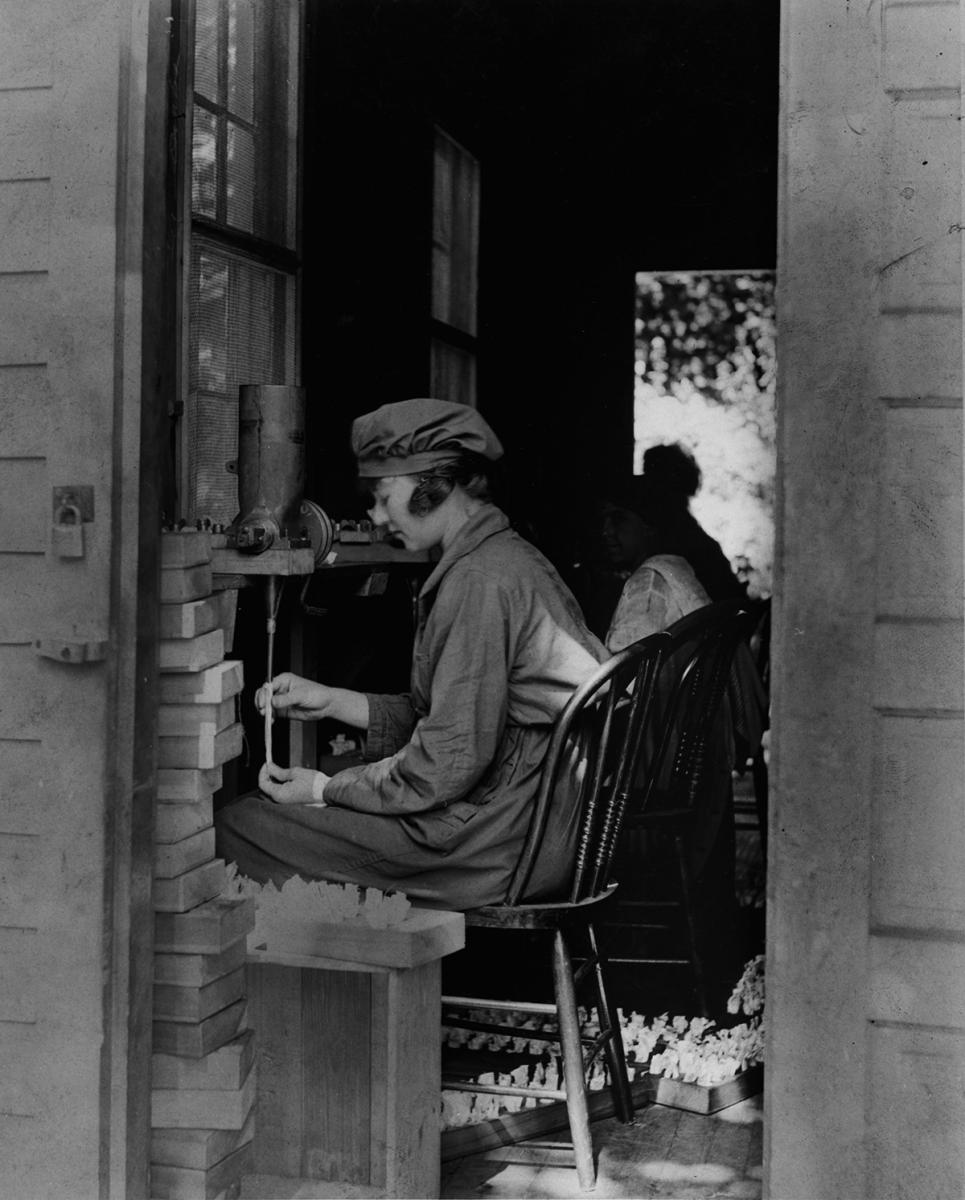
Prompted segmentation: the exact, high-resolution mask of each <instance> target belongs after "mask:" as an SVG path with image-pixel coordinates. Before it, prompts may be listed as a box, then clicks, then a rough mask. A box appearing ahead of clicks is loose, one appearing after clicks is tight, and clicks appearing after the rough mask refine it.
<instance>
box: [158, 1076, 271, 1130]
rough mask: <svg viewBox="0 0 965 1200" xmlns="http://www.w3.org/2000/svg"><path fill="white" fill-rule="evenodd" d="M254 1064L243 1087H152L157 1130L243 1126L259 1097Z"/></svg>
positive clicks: (238, 1127)
mask: <svg viewBox="0 0 965 1200" xmlns="http://www.w3.org/2000/svg"><path fill="white" fill-rule="evenodd" d="M256 1079H257V1073H256V1071H255V1068H254V1067H252V1068H251V1069H250V1070H249V1071H248V1075H247V1078H246V1079H245V1082H244V1084H243V1085H242V1086H241V1087H240V1088H221V1089H215V1088H151V1126H152V1128H154V1129H199V1128H204V1129H241V1128H242V1126H243V1125H244V1123H245V1120H246V1119H247V1117H248V1114H249V1113H250V1112H251V1106H252V1104H253V1103H254V1100H255V1083H256Z"/></svg>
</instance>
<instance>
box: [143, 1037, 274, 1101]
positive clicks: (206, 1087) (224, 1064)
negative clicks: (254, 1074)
mask: <svg viewBox="0 0 965 1200" xmlns="http://www.w3.org/2000/svg"><path fill="white" fill-rule="evenodd" d="M254 1061H255V1043H254V1034H253V1033H252V1031H251V1030H250V1029H248V1030H246V1031H245V1032H244V1033H242V1034H241V1035H240V1036H238V1037H236V1038H234V1039H233V1040H232V1041H230V1042H227V1043H225V1045H224V1046H221V1047H220V1048H219V1049H218V1050H213V1051H212V1052H211V1053H210V1054H206V1055H204V1057H203V1058H180V1057H178V1055H176V1054H155V1055H154V1056H153V1057H152V1059H151V1083H152V1085H153V1086H154V1087H156V1088H189V1089H193V1090H200V1091H218V1090H219V1089H221V1090H231V1089H237V1088H240V1087H241V1086H242V1085H243V1084H244V1082H245V1079H246V1078H247V1077H248V1072H249V1071H250V1069H251V1065H252V1063H253V1062H254Z"/></svg>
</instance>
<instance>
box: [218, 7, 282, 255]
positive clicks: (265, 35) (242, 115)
mask: <svg viewBox="0 0 965 1200" xmlns="http://www.w3.org/2000/svg"><path fill="white" fill-rule="evenodd" d="M222 5H223V6H224V7H222ZM219 13H220V14H221V15H220V16H219ZM219 20H220V21H222V22H223V27H224V31H225V35H224V36H221V37H220V39H219V34H218V28H219ZM300 26H301V3H300V0H220V3H219V2H218V0H199V8H198V25H197V38H196V42H195V55H196V66H195V74H196V78H195V90H196V93H200V94H203V95H204V96H205V97H206V98H207V99H208V100H209V101H210V103H209V104H207V105H205V106H203V107H202V106H198V105H195V110H194V112H195V122H196V128H195V136H194V155H195V162H194V169H195V175H196V176H198V178H197V179H196V182H195V188H194V200H195V205H194V212H195V214H196V215H199V216H205V217H209V218H211V219H213V220H217V221H219V222H220V223H222V224H224V225H225V226H226V228H230V229H239V230H242V231H244V232H245V233H251V234H254V235H255V236H256V237H259V238H262V239H264V240H265V241H269V242H274V243H276V244H277V245H280V246H285V247H288V248H294V246H295V235H296V227H295V214H296V205H295V187H296V167H297V163H296V149H297V144H298V139H297V129H298V96H299V70H298V68H299V57H298V33H299V29H300ZM211 108H213V109H214V110H215V112H214V115H213V116H212V115H211V114H210V112H209V111H208V110H209V109H211ZM222 139H224V140H222ZM226 143H227V144H226ZM219 156H220V161H222V163H223V162H225V161H226V162H227V169H226V170H225V169H224V167H222V170H223V172H224V173H223V175H221V174H218V171H217V163H218V161H219Z"/></svg>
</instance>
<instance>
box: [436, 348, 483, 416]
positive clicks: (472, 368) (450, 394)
mask: <svg viewBox="0 0 965 1200" xmlns="http://www.w3.org/2000/svg"><path fill="white" fill-rule="evenodd" d="M429 378H430V385H429V386H430V391H429V394H430V395H431V396H437V397H438V398H439V399H440V400H453V401H455V402H457V403H458V404H470V405H472V406H473V407H475V405H476V357H475V355H473V354H470V353H469V351H468V350H461V349H459V347H457V346H451V345H450V344H449V343H448V342H443V341H441V340H440V339H439V338H433V339H432V354H431V362H430V367H429Z"/></svg>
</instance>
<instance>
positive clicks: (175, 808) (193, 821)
mask: <svg viewBox="0 0 965 1200" xmlns="http://www.w3.org/2000/svg"><path fill="white" fill-rule="evenodd" d="M213 821H214V806H213V805H212V803H211V800H210V798H208V799H205V800H195V801H187V802H184V803H175V804H171V803H168V802H165V803H163V804H158V806H157V808H156V809H155V817H154V840H155V842H156V843H157V844H158V846H159V847H160V846H162V845H167V844H169V843H171V842H180V841H182V839H184V838H186V837H190V836H191V834H192V833H200V831H201V830H202V829H210V828H211V825H212V822H213Z"/></svg>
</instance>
